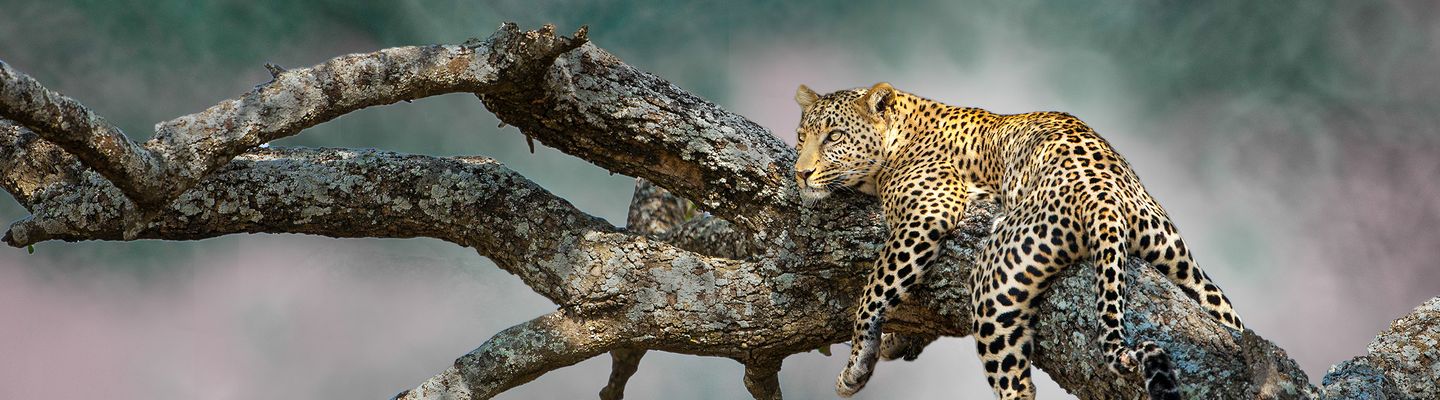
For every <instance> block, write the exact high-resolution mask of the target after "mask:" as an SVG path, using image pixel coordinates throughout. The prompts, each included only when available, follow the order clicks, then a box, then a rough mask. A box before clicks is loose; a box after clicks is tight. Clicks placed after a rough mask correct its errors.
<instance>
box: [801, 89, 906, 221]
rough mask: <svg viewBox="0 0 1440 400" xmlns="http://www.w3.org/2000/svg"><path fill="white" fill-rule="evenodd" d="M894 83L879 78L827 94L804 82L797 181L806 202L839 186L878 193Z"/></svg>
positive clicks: (893, 100)
mask: <svg viewBox="0 0 1440 400" xmlns="http://www.w3.org/2000/svg"><path fill="white" fill-rule="evenodd" d="M895 96H896V91H895V88H893V87H891V86H890V84H888V83H884V82H881V83H877V84H875V86H872V87H870V88H869V89H850V90H841V91H838V92H834V93H830V94H827V95H824V96H821V95H818V94H816V93H815V91H813V90H810V88H808V87H805V85H800V88H799V89H796V90H795V102H796V103H799V104H800V109H801V114H800V127H799V128H797V129H796V130H795V133H796V135H797V136H799V144H798V147H799V153H800V158H799V159H798V160H796V161H795V181H796V182H797V183H798V184H799V187H800V198H801V200H803V201H804V202H805V203H806V204H807V205H808V204H811V203H814V202H815V201H817V200H820V199H823V198H825V197H826V196H829V195H830V194H831V193H833V192H835V191H836V190H845V189H853V190H858V191H860V192H862V193H867V194H871V195H874V194H875V175H876V173H877V172H879V171H880V169H881V168H882V167H883V166H884V164H885V154H884V151H883V150H882V148H881V143H882V138H883V137H884V133H885V131H886V129H887V128H888V127H889V125H891V119H892V118H890V116H891V115H892V114H894V109H893V108H894V105H895Z"/></svg>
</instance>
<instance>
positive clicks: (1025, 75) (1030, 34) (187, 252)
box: [0, 0, 1440, 399]
mask: <svg viewBox="0 0 1440 400" xmlns="http://www.w3.org/2000/svg"><path fill="white" fill-rule="evenodd" d="M193 3H194V2H189V1H178V0H174V1H144V2H142V1H54V2H24V1H14V0H0V9H3V10H5V12H0V60H4V61H5V62H7V63H9V64H11V65H12V66H13V67H15V68H17V69H18V70H20V71H23V72H26V73H28V74H30V75H31V76H34V77H35V78H37V79H39V80H40V81H41V82H42V83H44V84H46V85H47V86H49V87H51V88H53V89H56V90H59V91H61V92H62V93H65V94H67V95H69V96H72V97H74V98H76V99H77V100H79V101H80V102H82V103H84V104H86V105H87V106H90V107H91V108H92V109H94V110H95V111H96V112H98V113H99V114H101V115H103V116H105V117H106V118H108V119H109V120H111V121H113V122H115V123H116V124H118V125H119V126H121V127H122V128H123V129H125V130H126V132H127V133H128V134H130V135H131V136H132V138H135V139H136V140H144V139H145V138H147V137H148V135H149V132H150V131H151V126H152V125H153V124H154V123H156V122H160V121H163V120H167V119H170V118H174V117H177V116H180V115H184V114H188V113H192V112H196V111H199V110H202V109H204V108H206V107H208V106H209V105H212V104H214V103H216V102H218V101H220V100H223V99H225V98H229V97H233V96H235V95H238V94H240V93H243V92H245V91H246V90H249V89H250V88H251V87H253V86H254V85H256V84H260V83H263V82H265V81H267V80H269V76H268V73H267V72H266V70H265V68H264V67H263V65H264V64H266V63H275V64H279V65H282V66H286V67H297V66H308V65H313V64H315V63H318V62H321V61H323V60H326V59H328V58H331V57H335V56H338V55H342V54H347V53H354V52H368V51H373V50H376V49H380V48H385V47H393V46H404V45H418V44H431V43H459V42H462V41H464V40H465V39H467V38H469V37H484V36H486V35H488V34H490V33H491V32H493V31H494V30H495V29H496V28H497V27H498V26H499V24H500V23H501V22H502V21H507V20H509V21H517V22H519V23H520V24H521V26H522V27H525V28H533V27H537V26H539V25H540V24H542V23H546V22H550V23H555V24H556V25H558V26H559V28H560V30H561V31H572V30H573V29H574V28H576V27H578V26H579V25H581V24H588V25H589V26H590V37H591V39H592V40H593V41H594V42H595V43H596V44H597V45H599V46H600V47H602V48H604V49H606V50H608V51H610V52H612V53H614V54H616V55H617V56H619V57H620V58H621V59H623V60H625V61H626V62H628V63H630V64H632V65H635V66H637V67H640V68H642V69H645V70H648V71H650V72H653V73H655V74H657V75H659V76H661V77H664V78H666V79H669V80H671V81H672V82H674V83H675V84H677V85H679V86H680V87H682V88H685V89H687V90H690V91H692V92H694V93H696V94H699V95H700V96H702V97H705V98H707V99H710V100H711V101H714V102H716V103H718V104H720V105H722V106H724V107H726V108H728V109H730V110H732V111H735V112H737V113H739V114H741V115H744V116H746V117H748V118H751V119H752V120H755V121H756V122H758V123H760V124H761V125H762V126H765V127H767V128H769V129H770V130H771V131H772V132H774V133H775V134H777V135H778V136H780V137H781V138H783V139H784V140H786V141H789V142H792V143H793V142H794V137H793V132H794V129H795V126H796V123H797V122H798V119H799V115H798V114H799V112H798V111H799V110H798V109H797V107H796V106H794V103H793V100H791V99H792V94H793V93H794V89H795V87H796V86H797V85H798V84H802V83H803V84H807V85H809V86H811V87H813V88H815V89H816V90H820V91H830V90H838V89H843V88H850V87H860V86H867V87H868V86H869V85H871V84H873V83H875V82H878V81H888V82H891V83H892V84H894V85H895V87H897V88H899V89H901V90H905V91H908V92H912V93H916V94H919V95H922V96H925V97H929V98H932V99H936V100H941V101H945V102H948V103H951V104H957V105H967V106H978V107H984V108H988V109H990V110H992V111H996V112H1001V113H1018V112H1027V111H1037V110H1060V111H1066V112H1069V113H1071V114H1074V115H1076V116H1078V117H1080V118H1081V119H1083V120H1085V121H1086V122H1087V123H1089V124H1090V125H1091V126H1092V127H1094V128H1095V129H1096V130H1097V131H1099V132H1100V133H1101V134H1102V135H1104V136H1105V137H1106V138H1108V139H1109V140H1110V141H1111V142H1112V143H1113V144H1114V145H1115V146H1116V148H1117V149H1118V150H1119V151H1120V152H1121V153H1122V154H1124V155H1125V156H1126V157H1127V158H1128V159H1129V161H1130V162H1131V164H1132V166H1133V167H1134V168H1135V170H1136V171H1137V172H1138V174H1139V175H1140V177H1141V179H1142V180H1143V181H1144V183H1145V184H1146V186H1147V188H1148V189H1149V191H1150V192H1151V194H1152V195H1154V196H1155V197H1156V198H1157V199H1158V200H1159V201H1160V202H1161V204H1163V205H1164V206H1165V207H1166V208H1167V210H1168V211H1169V212H1170V214H1171V216H1172V217H1173V218H1174V220H1175V222H1176V225H1177V226H1178V227H1179V228H1180V229H1181V232H1182V234H1184V235H1185V237H1186V240H1187V241H1188V242H1189V243H1190V245H1191V247H1192V249H1193V250H1194V251H1195V253H1196V257H1197V260H1198V261H1199V263H1200V264H1201V266H1202V267H1203V268H1205V269H1206V270H1207V271H1208V272H1209V274H1210V275H1211V277H1213V278H1214V279H1215V280H1216V281H1217V282H1218V283H1219V284H1220V285H1221V286H1222V287H1223V288H1224V289H1225V291H1226V292H1227V294H1228V295H1229V297H1230V298H1231V299H1232V300H1233V302H1234V304H1235V306H1236V309H1237V310H1238V312H1239V313H1240V315H1241V316H1242V317H1243V318H1244V319H1245V322H1246V324H1247V326H1249V327H1251V328H1253V329H1255V330H1256V331H1257V332H1258V333H1259V334H1261V335H1262V336H1265V337H1266V338H1268V339H1270V340H1272V341H1275V342H1276V343H1277V344H1279V345H1280V346H1281V347H1283V348H1285V349H1286V350H1287V351H1288V352H1289V355H1290V356H1291V357H1293V358H1294V359H1296V360H1297V361H1298V362H1300V364H1301V366H1302V367H1303V368H1304V369H1305V370H1306V371H1307V373H1308V374H1309V375H1310V378H1311V380H1312V381H1316V382H1318V381H1319V379H1320V377H1321V376H1323V374H1324V372H1325V370H1326V369H1327V368H1328V367H1329V366H1330V365H1332V364H1334V363H1337V362H1339V361H1342V360H1345V359H1348V358H1350V357H1354V356H1357V355H1360V354H1362V353H1363V352H1364V347H1365V345H1366V344H1367V343H1368V342H1369V340H1370V339H1371V338H1372V337H1373V335H1374V334H1375V333H1377V332H1379V331H1380V330H1381V329H1383V328H1384V327H1385V326H1387V325H1388V323H1389V322H1390V321H1391V320H1393V319H1394V318H1396V317H1398V316H1400V315H1402V314H1404V313H1406V312H1408V311H1409V310H1410V309H1411V308H1413V307H1414V306H1416V305H1419V304H1420V303H1421V302H1422V301H1424V300H1425V299H1428V298H1430V297H1433V296H1436V295H1440V268H1437V267H1436V264H1437V262H1436V261H1435V260H1437V259H1440V246H1437V244H1440V230H1437V229H1435V226H1437V224H1440V128H1437V126H1440V97H1436V96H1434V95H1433V94H1434V93H1436V92H1437V91H1440V75H1437V74H1435V73H1434V71H1440V4H1436V3H1433V2H1421V1H1416V2H1396V1H1376V2H1363V3H1361V2H1343V1H1304V2H1298V1H1297V2H1262V3H1252V2H1240V1H1220V2H1204V3H1192V2H1181V1H1163V2H1125V1H1102V2H1087V3H1084V4H1079V3H1071V2H1041V1H1014V2H977V3H962V2H944V1H921V2H903V1H902V2H889V3H885V4H883V5H882V4H879V3H876V4H864V3H868V2H815V3H808V2H782V3H779V4H771V3H769V2H761V1H735V2H638V1H637V2H618V1H600V2H589V3H585V4H579V5H576V4H565V3H563V2H557V1H538V2H535V1H520V0H506V1H497V2H488V3H487V4H479V3H476V2H462V1H424V2H422V1H394V2H375V3H364V4H353V3H358V2H345V1H313V2H283V1H278V0H264V1H218V2H200V3H199V4H193ZM497 125H498V123H497V121H496V120H495V119H494V117H493V116H492V115H490V114H489V113H488V112H487V111H485V109H484V108H483V107H482V106H481V105H480V104H479V103H478V102H477V101H475V100H474V98H473V96H468V95H445V96H438V97H434V98H428V99H422V100H419V101H416V102H414V103H400V104H397V105H391V106H384V107H377V108H372V109H366V110H361V111H359V112H355V113H352V114H350V115H346V116H343V117H341V118H339V119H337V120H334V121H331V122H328V123H325V124H322V125H320V126H316V127H314V128H311V129H309V130H307V131H306V132H303V133H302V134H300V135H298V136H295V137H291V138H286V139H283V140H281V141H279V142H277V143H275V145H280V146H329V147H359V148H378V149H384V150H390V151H399V152H407V153H421V154H431V155H440V156H450V155H484V156H490V157H494V158H496V159H498V160H500V161H501V162H504V163H505V164H506V165H507V166H509V167H510V168H512V169H514V170H516V171H519V172H520V173H522V174H524V175H525V176H527V177H529V178H530V179H532V180H534V181H536V182H538V183H539V184H541V185H542V186H544V187H546V188H547V189H549V190H551V191H553V192H555V193H556V194H558V195H560V196H562V197H565V198H567V199H569V200H570V201H572V202H574V203H575V204H576V206H577V207H579V208H580V209H582V210H585V211H587V212H590V213H592V214H595V215H598V216H601V217H604V218H607V219H609V220H610V221H611V222H613V223H616V224H623V223H624V214H625V207H626V205H627V204H628V200H629V196H630V190H631V185H632V181H631V179H630V178H628V177H625V176H621V175H610V174H609V173H608V172H607V171H604V170H602V169H600V168H598V167H594V166H592V165H590V164H588V163H585V162H584V161H582V160H579V159H575V158H573V157H569V156H566V155H564V154H561V153H559V152H557V151H554V150H551V149H548V148H544V147H543V146H537V149H536V152H535V154H531V153H530V152H529V151H528V150H527V148H526V145H525V142H524V140H523V137H522V136H521V135H518V134H517V131H516V129H515V128H513V127H511V128H497V127H496V126H497ZM25 215H26V212H25V210H24V209H23V208H21V207H20V206H19V205H18V204H16V203H15V202H14V201H13V200H12V199H11V198H9V197H8V196H0V219H4V220H7V221H13V220H16V219H19V218H22V217H24V216H25ZM497 305H499V306H497ZM552 309H553V305H551V304H549V303H548V302H547V301H546V300H544V299H543V298H541V297H540V296H538V295H535V294H534V293H533V292H531V291H530V290H529V289H528V288H526V287H525V286H524V285H523V284H521V283H520V282H519V280H517V279H514V278H513V277H511V276H509V275H508V274H506V273H504V272H503V271H500V270H499V269H497V268H495V266H494V265H493V264H491V263H490V262H489V261H488V260H485V259H484V258H482V257H479V256H478V255H476V254H475V253H474V252H472V251H469V250H467V249H463V248H460V247H458V246H454V245H451V244H448V243H444V242H440V241H436V240H429V239H407V240H377V239H328V238H322V237H311V236H298V235H236V236H229V237H222V238H215V239H208V240H202V241H194V242H164V241H140V242H125V243H120V242H86V243H49V242H47V243H42V244H39V245H37V246H36V252H35V254H27V253H26V252H25V250H24V249H0V320H4V321H6V322H5V323H4V324H3V325H0V326H3V329H0V358H3V359H5V360H6V362H4V363H0V398H29V397H50V398H79V397H82V396H83V397H107V398H119V399H154V398H160V399H171V398H173V399H188V398H209V399H229V398H251V397H258V396H264V397H287V398H289V397H293V398H338V397H349V398H384V397H388V396H390V395H392V394H394V393H395V392H398V391H400V390H404V389H408V388H411V387H413V386H414V385H416V384H418V383H419V382H421V381H422V380H424V379H425V378H427V377H429V376H431V375H433V374H435V373H437V372H439V371H440V370H441V369H443V368H445V367H446V366H448V365H450V363H451V361H452V360H453V359H454V358H455V357H458V356H459V355H461V354H463V353H465V352H467V351H469V350H470V349H473V348H474V347H475V346H478V345H479V344H480V343H482V342H483V341H484V340H485V339H486V338H488V337H489V336H490V335H492V334H494V333H495V332H498V331H499V330H501V329H504V328H506V327H509V326H512V325H514V324H518V323H521V322H524V321H526V320H528V319H530V318H533V317H535V316H538V315H541V314H543V313H546V312H548V311H550V310H552ZM841 353H843V351H842V352H841ZM608 363H609V361H608V359H606V358H605V357H600V358H597V359H594V360H590V361H587V362H583V363H581V364H578V365H576V366H573V367H569V368H564V369H560V370H557V371H554V372H551V373H549V374H547V375H545V376H543V377H541V378H540V379H538V380H536V381H534V382H531V383H529V384H527V385H524V386H521V387H519V388H516V389H514V390H512V391H511V392H507V393H505V394H503V395H501V396H500V398H502V399H529V398H540V399H545V398H574V397H590V396H593V395H594V393H596V392H598V391H599V389H600V387H601V386H602V385H603V382H604V379H605V377H606V375H607V374H608ZM843 364H844V360H843V359H842V358H840V357H838V356H837V357H825V356H823V355H820V354H818V353H809V354H802V355H796V356H792V357H791V358H789V359H787V360H786V366H785V368H784V369H783V370H782V375H781V383H782V388H783V389H784V391H785V395H786V396H787V397H789V398H798V399H807V398H833V392H832V385H833V382H834V374H835V373H837V372H838V371H839V370H840V369H841V367H843ZM978 367H979V363H978V361H976V360H975V357H974V354H973V350H971V345H970V339H969V338H949V339H945V340H942V341H941V342H939V343H937V344H936V345H934V347H933V348H931V349H929V350H927V351H926V353H925V354H924V355H923V356H922V357H921V359H920V360H919V361H916V362H914V363H887V364H884V365H882V366H880V367H879V369H878V372H877V373H876V377H875V379H874V380H872V381H871V383H870V385H869V386H868V387H867V388H866V390H865V391H864V392H862V393H861V394H860V395H859V396H857V397H859V398H889V397H896V396H905V397H908V398H917V399H930V398H936V399H938V398H959V397H972V396H973V397H977V398H986V397H987V396H989V393H990V391H989V388H988V387H986V386H985V383H984V379H983V377H982V376H983V375H982V374H981V372H980V369H979V368H978ZM740 379H741V368H740V366H739V365H738V364H736V363H735V362H733V361H730V360H723V359H707V358H700V357H691V356H681V355H673V354H664V353H655V354H651V355H649V356H647V358H646V359H645V361H644V362H643V363H642V364H641V367H640V372H639V373H638V374H637V375H636V377H635V378H634V380H633V381H632V384H631V385H630V388H629V390H628V391H627V393H629V394H630V398H637V399H647V398H673V397H681V398H697V399H731V398H743V397H745V396H746V392H745V391H744V388H743V386H742V385H741V384H740ZM1042 381H1045V382H1042V383H1041V387H1040V396H1041V397H1042V398H1065V397H1067V396H1066V395H1065V394H1064V393H1063V391H1062V390H1061V389H1059V388H1058V387H1055V386H1054V384H1053V383H1049V382H1048V381H1046V380H1045V379H1043V378H1042Z"/></svg>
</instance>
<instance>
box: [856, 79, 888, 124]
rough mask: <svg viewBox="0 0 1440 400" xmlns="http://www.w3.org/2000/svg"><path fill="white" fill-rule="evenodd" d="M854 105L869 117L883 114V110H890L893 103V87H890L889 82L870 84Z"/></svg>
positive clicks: (877, 116)
mask: <svg viewBox="0 0 1440 400" xmlns="http://www.w3.org/2000/svg"><path fill="white" fill-rule="evenodd" d="M855 105H856V106H857V107H859V108H860V111H861V112H862V113H864V114H865V115H866V116H869V117H871V118H879V117H881V116H884V115H885V112H887V111H890V109H891V108H892V107H893V106H894V105H895V88H894V87H891V86H890V84H889V83H885V82H880V83H877V84H875V86H871V87H870V90H868V91H866V92H865V96H862V97H860V101H859V102H857V103H855Z"/></svg>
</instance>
